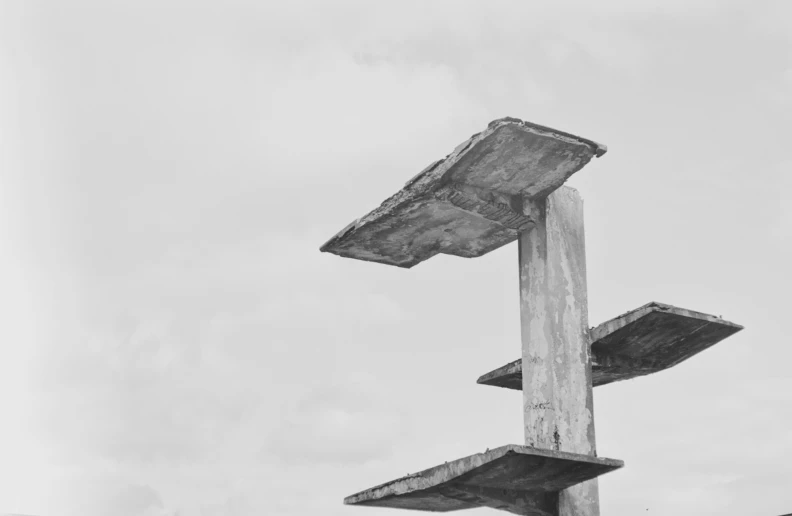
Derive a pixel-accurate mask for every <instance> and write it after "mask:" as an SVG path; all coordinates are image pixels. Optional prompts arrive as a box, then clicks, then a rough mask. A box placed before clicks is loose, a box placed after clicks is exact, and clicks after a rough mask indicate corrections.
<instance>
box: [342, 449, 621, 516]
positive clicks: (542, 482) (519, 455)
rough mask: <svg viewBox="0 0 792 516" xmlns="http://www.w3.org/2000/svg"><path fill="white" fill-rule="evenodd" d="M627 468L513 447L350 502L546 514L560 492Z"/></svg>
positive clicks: (370, 491) (418, 475)
mask: <svg viewBox="0 0 792 516" xmlns="http://www.w3.org/2000/svg"><path fill="white" fill-rule="evenodd" d="M623 465H624V463H623V462H622V461H619V460H614V459H605V458H600V457H592V456H588V455H579V454H574V453H565V452H558V451H551V450H539V449H536V448H531V447H528V446H518V445H507V446H501V447H500V448H495V449H493V450H488V451H486V452H484V453H478V454H475V455H471V456H469V457H465V458H462V459H458V460H455V461H452V462H447V463H445V464H442V465H440V466H436V467H434V468H430V469H427V470H424V471H421V472H419V473H415V474H412V475H407V476H405V477H402V478H399V479H397V480H393V481H391V482H388V483H385V484H382V485H379V486H376V487H373V488H371V489H367V490H366V491H362V492H360V493H357V494H354V495H352V496H349V497H347V498H346V499H345V500H344V503H345V504H348V505H374V506H379V507H393V508H401V509H416V510H424V511H439V512H446V511H454V510H459V509H470V508H473V507H493V508H501V509H506V510H509V509H511V511H510V512H517V513H518V514H534V513H538V514H541V507H542V506H543V505H544V504H548V503H552V501H553V495H554V494H555V493H558V492H559V491H561V490H563V489H566V488H568V487H570V486H573V485H575V484H579V483H581V482H585V481H586V480H590V479H592V478H595V477H597V476H599V475H602V474H605V473H608V472H610V471H613V470H615V469H618V468H620V467H622V466H623ZM520 507H522V510H520ZM534 509H535V510H534ZM536 511H538V512H536Z"/></svg>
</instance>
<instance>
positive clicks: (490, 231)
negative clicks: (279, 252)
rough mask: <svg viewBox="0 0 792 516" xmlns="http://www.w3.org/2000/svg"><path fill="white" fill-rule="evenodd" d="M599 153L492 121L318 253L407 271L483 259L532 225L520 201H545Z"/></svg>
mask: <svg viewBox="0 0 792 516" xmlns="http://www.w3.org/2000/svg"><path fill="white" fill-rule="evenodd" d="M605 151H606V148H605V146H603V145H600V144H597V143H595V142H592V141H590V140H586V139H584V138H580V137H578V136H574V135H571V134H568V133H564V132H561V131H557V130H555V129H550V128H547V127H542V126H540V125H535V124H531V123H529V122H523V121H521V120H518V119H516V118H503V119H500V120H495V121H493V122H491V123H490V124H489V126H488V127H487V128H486V129H485V130H484V131H482V132H481V133H478V134H475V135H473V136H471V137H470V138H469V139H468V140H467V141H465V142H463V143H462V144H460V145H459V146H457V148H456V149H455V150H454V151H453V152H452V153H451V154H449V155H448V156H446V157H445V158H443V159H441V160H439V161H436V162H435V163H432V164H431V165H430V166H428V167H427V168H426V169H424V170H423V171H422V172H421V173H419V174H418V175H417V176H415V177H414V178H413V179H411V180H410V181H409V182H408V183H407V184H406V185H405V186H404V188H402V189H401V190H400V191H399V192H397V193H396V194H395V195H394V196H392V197H391V198H389V199H387V200H386V201H384V202H383V203H382V205H381V206H380V207H378V208H377V209H375V210H374V211H372V212H371V213H369V214H368V215H366V216H364V217H362V218H360V219H358V220H356V221H355V222H353V223H352V224H350V225H349V226H347V227H346V228H344V229H343V230H342V231H340V232H339V233H338V234H337V235H335V236H334V237H333V238H331V239H330V240H329V241H328V242H327V243H325V244H324V245H323V246H322V247H321V248H320V249H321V251H324V252H330V253H334V254H337V255H339V256H344V257H347V258H355V259H358V260H367V261H373V262H379V263H384V264H388V265H396V266H399V267H407V268H409V267H412V266H414V265H416V264H417V263H420V262H421V261H423V260H426V259H428V258H431V257H432V256H434V255H435V254H437V253H443V254H451V255H455V256H462V257H465V258H473V257H477V256H481V255H484V254H486V253H488V252H490V251H492V250H494V249H497V248H499V247H501V246H503V245H505V244H508V243H509V242H512V241H514V240H516V239H517V237H518V235H519V233H520V232H521V231H524V230H527V229H530V228H531V227H532V226H533V220H532V219H531V217H530V215H526V214H524V213H523V212H522V206H523V201H524V200H531V199H540V198H543V197H544V196H546V195H548V194H549V193H550V192H552V191H553V190H555V189H556V188H558V187H559V186H561V185H562V184H563V183H564V181H566V180H567V179H568V178H569V176H571V175H572V174H574V173H575V172H577V171H578V170H580V169H581V168H583V166H585V165H586V164H587V163H588V162H589V160H591V158H592V157H594V156H601V155H602V154H604V153H605Z"/></svg>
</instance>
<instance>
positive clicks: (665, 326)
mask: <svg viewBox="0 0 792 516" xmlns="http://www.w3.org/2000/svg"><path fill="white" fill-rule="evenodd" d="M742 328H743V327H742V326H740V325H738V324H734V323H732V322H729V321H725V320H723V319H721V318H719V317H715V316H714V315H707V314H703V313H701V312H694V311H692V310H685V309H683V308H677V307H675V306H671V305H664V304H661V303H649V304H647V305H644V306H642V307H640V308H638V309H636V310H633V311H631V312H627V313H626V314H623V315H620V316H619V317H616V318H615V319H611V320H610V321H607V322H605V323H603V324H600V325H599V326H597V327H596V328H594V329H593V330H591V342H592V343H591V372H592V382H593V384H594V387H597V386H599V385H606V384H608V383H612V382H618V381H621V380H629V379H631V378H636V377H638V376H644V375H647V374H651V373H656V372H658V371H662V370H664V369H668V368H669V367H673V366H675V365H677V364H679V363H680V362H682V361H684V360H687V359H688V358H690V357H692V356H694V355H696V354H698V353H700V352H702V351H704V350H705V349H707V348H709V347H710V346H713V345H714V344H717V343H718V342H720V341H722V340H723V339H725V338H726V337H728V336H730V335H733V334H734V333H737V332H738V331H740V330H741V329H742ZM478 383H481V384H484V385H494V386H496V387H505V388H507V389H517V390H522V360H521V359H518V360H515V361H514V362H510V363H508V364H506V365H505V366H503V367H499V368H498V369H495V370H494V371H491V372H489V373H487V374H485V375H483V376H481V377H480V378H479V379H478Z"/></svg>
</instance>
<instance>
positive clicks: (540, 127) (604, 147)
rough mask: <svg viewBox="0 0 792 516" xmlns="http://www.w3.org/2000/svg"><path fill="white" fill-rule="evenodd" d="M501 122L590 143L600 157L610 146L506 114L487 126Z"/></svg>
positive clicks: (595, 153)
mask: <svg viewBox="0 0 792 516" xmlns="http://www.w3.org/2000/svg"><path fill="white" fill-rule="evenodd" d="M501 123H514V124H519V125H523V126H525V127H529V128H531V129H534V130H536V131H540V132H543V133H549V134H551V135H553V136H561V137H565V138H570V139H572V140H576V141H578V142H580V143H584V144H586V145H588V146H590V147H593V148H594V155H595V156H596V157H598V158H599V157H601V156H602V155H604V154H605V153H606V152H608V146H607V145H605V144H604V143H597V142H595V141H594V140H589V139H588V138H583V137H582V136H578V135H576V134H572V133H568V132H566V131H560V130H558V129H553V128H552V127H548V126H546V125H541V124H535V123H533V122H528V121H525V120H521V119H519V118H515V117H512V116H505V117H503V118H498V119H497V120H493V121H492V122H490V123H489V124H488V125H487V128H488V129H489V128H492V127H494V126H496V125H499V124H501ZM474 136H475V135H474Z"/></svg>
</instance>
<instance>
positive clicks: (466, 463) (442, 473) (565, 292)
mask: <svg viewBox="0 0 792 516" xmlns="http://www.w3.org/2000/svg"><path fill="white" fill-rule="evenodd" d="M605 151H606V148H605V146H604V145H600V144H598V143H595V142H593V141H591V140H588V139H585V138H581V137H578V136H574V135H572V134H569V133H565V132H562V131H557V130H555V129H550V128H548V127H544V126H540V125H536V124H532V123H529V122H524V121H521V120H518V119H515V118H503V119H500V120H495V121H494V122H492V123H490V124H489V125H488V126H487V128H486V129H485V130H484V131H482V132H480V133H478V134H475V135H473V136H471V137H470V138H469V139H468V140H466V141H465V142H463V143H462V144H460V145H459V146H457V148H456V149H454V151H453V152H451V153H450V154H449V155H447V156H446V157H445V158H443V159H441V160H438V161H436V162H434V163H432V164H431V165H429V166H428V167H427V168H425V169H424V170H423V171H421V172H420V173H419V174H418V175H416V176H415V177H413V178H412V179H411V180H410V181H408V182H407V184H406V185H405V186H404V188H402V189H401V190H400V191H399V192H397V193H396V194H395V195H393V196H392V197H390V198H389V199H387V200H385V201H384V202H383V203H382V204H381V205H380V206H379V207H378V208H376V209H375V210H373V211H372V212H370V213H369V214H368V215H365V216H364V217H361V218H360V219H358V220H356V221H354V222H353V223H352V224H350V225H348V226H347V227H346V228H344V229H343V230H341V231H340V232H339V233H338V234H336V235H335V236H334V237H332V238H331V239H330V240H329V241H328V242H327V243H325V244H324V245H323V246H322V247H321V250H322V251H324V252H330V253H334V254H336V255H339V256H342V257H347V258H355V259H358V260H365V261H372V262H378V263H383V264H386V265H394V266H397V267H404V268H410V267H413V266H415V265H417V264H419V263H420V262H422V261H424V260H427V259H429V258H431V257H432V256H434V255H436V254H438V253H442V254H449V255H454V256H460V257H464V258H474V257H477V256H482V255H484V254H486V253H488V252H490V251H492V250H494V249H498V248H499V247H502V246H504V245H506V244H508V243H510V242H513V241H515V240H516V241H517V242H518V265H519V273H520V274H519V300H520V325H521V341H522V356H521V357H520V358H519V359H518V360H516V361H514V362H512V363H510V364H507V365H506V366H503V367H501V368H499V369H496V370H495V371H492V372H490V373H487V374H486V375H484V376H482V377H481V378H480V379H479V383H483V384H488V385H496V386H500V387H507V388H512V389H520V390H522V392H523V416H524V418H523V419H524V425H523V426H524V436H525V445H506V446H501V447H498V448H494V449H492V450H487V451H486V452H484V453H479V454H475V455H471V456H469V457H465V458H462V459H458V460H453V461H451V462H446V463H444V464H442V465H439V466H436V467H434V468H430V469H427V470H424V471H421V472H420V473H416V474H414V475H408V476H406V477H403V478H400V479H397V480H394V481H391V482H388V483H386V484H382V485H380V486H377V487H374V488H371V489H368V490H366V491H363V492H360V493H358V494H355V495H352V496H349V497H347V498H346V499H345V500H344V502H345V503H346V504H350V505H372V506H381V507H395V508H403V509H414V510H426V511H441V512H444V511H453V510H459V509H468V508H473V507H490V508H496V509H502V510H505V511H508V512H511V513H514V514H522V515H535V516H572V515H575V516H597V515H599V490H598V484H597V477H598V476H599V475H602V474H604V473H607V472H610V471H613V470H614V469H618V468H620V467H622V466H623V463H622V462H621V461H618V460H614V459H605V458H601V457H598V456H597V450H596V444H595V432H594V417H593V393H592V389H593V387H594V386H595V385H604V384H606V383H610V382H615V381H619V380H624V379H627V378H633V377H636V376H641V375H644V374H649V373H652V372H656V371H660V370H663V369H665V368H668V367H671V366H673V365H675V364H678V363H680V362H681V361H683V360H685V359H687V358H689V357H690V356H692V355H694V354H696V353H698V352H700V351H702V350H704V349H706V348H707V347H709V346H711V345H713V344H715V343H716V342H718V341H720V340H722V339H723V338H725V337H727V336H729V335H731V334H732V333H734V332H736V331H739V330H740V329H741V327H740V326H738V325H735V324H733V323H729V322H727V321H723V320H722V319H720V318H715V317H713V316H708V315H705V314H701V313H698V312H692V311H689V310H682V309H678V308H674V307H671V306H668V305H661V304H659V303H650V304H648V305H646V306H644V307H641V308H639V309H637V310H634V311H632V312H629V313H627V314H624V315H623V316H620V317H617V318H616V319H613V320H612V321H608V322H606V323H604V324H602V325H600V326H598V327H597V328H595V329H594V330H593V331H590V330H589V326H588V294H587V287H586V255H585V237H584V229H583V201H582V199H581V197H580V195H579V194H578V192H577V191H576V190H574V189H572V188H569V187H566V186H563V183H564V182H565V181H566V180H567V179H568V178H569V177H570V176H571V175H572V174H574V173H576V172H578V171H580V170H581V169H582V168H583V167H584V166H585V165H586V164H588V163H589V161H590V160H591V159H592V158H593V157H600V156H602V155H603V154H604V153H605Z"/></svg>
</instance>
